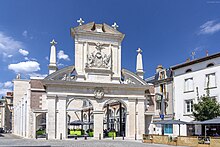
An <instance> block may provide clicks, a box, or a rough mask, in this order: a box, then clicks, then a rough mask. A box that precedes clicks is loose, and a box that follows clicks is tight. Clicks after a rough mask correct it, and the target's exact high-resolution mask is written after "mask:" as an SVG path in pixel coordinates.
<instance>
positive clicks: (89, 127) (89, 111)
mask: <svg viewBox="0 0 220 147" xmlns="http://www.w3.org/2000/svg"><path fill="white" fill-rule="evenodd" d="M88 113H89V114H88V118H89V121H88V122H89V129H90V108H89V112H88Z"/></svg>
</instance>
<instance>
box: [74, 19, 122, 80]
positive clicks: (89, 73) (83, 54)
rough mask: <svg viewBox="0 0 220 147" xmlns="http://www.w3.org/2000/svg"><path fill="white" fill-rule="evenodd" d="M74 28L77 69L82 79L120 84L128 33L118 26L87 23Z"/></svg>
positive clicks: (79, 78) (79, 77)
mask: <svg viewBox="0 0 220 147" xmlns="http://www.w3.org/2000/svg"><path fill="white" fill-rule="evenodd" d="M77 22H78V23H79V26H78V27H75V28H71V35H72V37H73V38H74V42H75V69H76V72H77V80H78V81H87V82H100V83H119V82H120V78H121V42H122V40H123V38H124V34H122V33H121V32H119V31H118V30H117V28H118V25H117V24H116V23H115V24H114V25H112V27H111V26H109V25H107V24H105V23H104V24H96V23H95V22H90V23H87V24H83V22H84V21H83V20H82V19H80V20H78V21H77Z"/></svg>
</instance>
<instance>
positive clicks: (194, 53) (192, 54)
mask: <svg viewBox="0 0 220 147" xmlns="http://www.w3.org/2000/svg"><path fill="white" fill-rule="evenodd" d="M195 55H196V52H192V53H191V56H192V60H194V59H195Z"/></svg>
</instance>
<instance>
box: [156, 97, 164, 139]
mask: <svg viewBox="0 0 220 147" xmlns="http://www.w3.org/2000/svg"><path fill="white" fill-rule="evenodd" d="M155 96H160V97H161V110H160V118H161V120H162V121H163V120H164V98H163V94H161V93H156V94H155ZM162 135H164V124H162Z"/></svg>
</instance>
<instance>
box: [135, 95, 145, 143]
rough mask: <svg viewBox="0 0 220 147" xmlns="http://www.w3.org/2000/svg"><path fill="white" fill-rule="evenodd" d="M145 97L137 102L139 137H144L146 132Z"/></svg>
mask: <svg viewBox="0 0 220 147" xmlns="http://www.w3.org/2000/svg"><path fill="white" fill-rule="evenodd" d="M144 101H145V98H144V97H143V98H138V102H137V108H138V109H137V113H138V116H137V139H142V136H143V134H144V133H145V115H144V113H145V105H144Z"/></svg>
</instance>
